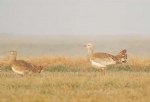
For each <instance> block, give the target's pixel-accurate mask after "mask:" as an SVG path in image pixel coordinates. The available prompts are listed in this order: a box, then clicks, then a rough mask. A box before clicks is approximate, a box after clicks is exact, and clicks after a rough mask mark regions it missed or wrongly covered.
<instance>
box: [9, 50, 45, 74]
mask: <svg viewBox="0 0 150 102" xmlns="http://www.w3.org/2000/svg"><path fill="white" fill-rule="evenodd" d="M10 53H11V57H10V64H11V68H12V70H13V71H14V72H15V73H17V74H20V75H24V74H26V73H41V71H42V70H43V67H42V66H36V65H33V64H31V63H28V62H26V61H24V60H16V57H17V51H13V50H12V51H10Z"/></svg>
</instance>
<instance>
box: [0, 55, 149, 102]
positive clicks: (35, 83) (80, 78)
mask: <svg viewBox="0 0 150 102" xmlns="http://www.w3.org/2000/svg"><path fill="white" fill-rule="evenodd" d="M22 59H23V60H26V61H28V62H31V63H34V64H38V65H42V66H43V67H44V71H43V73H41V74H31V75H25V76H23V77H21V76H19V75H16V74H15V73H13V72H12V71H11V68H10V66H9V65H4V63H6V62H7V60H8V58H4V59H0V62H3V63H1V65H4V66H2V67H1V70H2V71H1V72H0V82H1V84H0V99H1V102H10V101H11V102H110V101H111V102H149V100H150V97H149V95H150V73H149V72H150V64H149V63H150V59H149V58H142V57H140V58H139V57H132V58H129V59H128V63H127V64H122V65H115V66H108V67H107V68H106V75H105V76H102V75H100V71H99V70H98V69H95V68H93V67H91V66H90V64H89V63H88V62H87V61H86V59H85V58H84V57H79V58H70V57H67V56H57V57H52V56H42V57H36V58H35V57H32V58H22Z"/></svg>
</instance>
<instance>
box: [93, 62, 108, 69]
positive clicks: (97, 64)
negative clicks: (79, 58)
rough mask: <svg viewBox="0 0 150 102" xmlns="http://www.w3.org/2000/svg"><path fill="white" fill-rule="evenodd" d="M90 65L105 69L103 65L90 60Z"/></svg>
mask: <svg viewBox="0 0 150 102" xmlns="http://www.w3.org/2000/svg"><path fill="white" fill-rule="evenodd" d="M91 64H92V66H94V67H101V68H104V67H106V66H105V65H104V64H100V63H97V62H95V61H93V60H91Z"/></svg>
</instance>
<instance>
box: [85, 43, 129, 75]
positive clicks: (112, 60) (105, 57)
mask: <svg viewBox="0 0 150 102" xmlns="http://www.w3.org/2000/svg"><path fill="white" fill-rule="evenodd" d="M84 46H85V47H86V48H87V49H88V54H87V59H88V60H89V61H90V63H91V65H92V66H93V67H95V68H98V69H100V70H101V71H102V74H103V75H105V67H106V66H107V65H112V64H121V63H126V60H127V54H126V50H122V51H121V52H120V53H119V54H118V55H116V56H113V55H111V54H108V53H101V52H97V53H93V50H94V46H93V44H91V43H89V44H86V45H84Z"/></svg>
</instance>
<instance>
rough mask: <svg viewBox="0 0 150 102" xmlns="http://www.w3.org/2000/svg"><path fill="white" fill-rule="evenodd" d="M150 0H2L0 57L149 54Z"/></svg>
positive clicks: (0, 6) (0, 3)
mask: <svg viewBox="0 0 150 102" xmlns="http://www.w3.org/2000/svg"><path fill="white" fill-rule="evenodd" d="M149 10H150V1H149V0H0V48H1V50H0V56H5V55H6V54H7V53H8V51H9V50H11V49H13V50H17V51H18V55H19V56H41V55H69V56H85V53H86V52H87V49H86V48H84V47H83V45H84V44H86V43H89V42H90V43H93V44H94V45H95V52H97V51H99V52H107V53H110V54H114V55H116V54H117V53H119V52H120V51H121V50H123V49H127V50H128V53H130V54H131V55H136V56H150V53H149V52H150V47H149V43H150V19H149V18H150V13H149Z"/></svg>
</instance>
